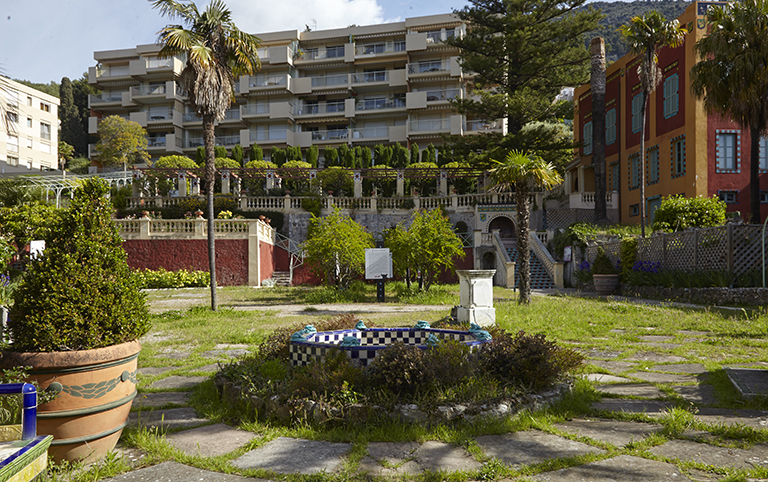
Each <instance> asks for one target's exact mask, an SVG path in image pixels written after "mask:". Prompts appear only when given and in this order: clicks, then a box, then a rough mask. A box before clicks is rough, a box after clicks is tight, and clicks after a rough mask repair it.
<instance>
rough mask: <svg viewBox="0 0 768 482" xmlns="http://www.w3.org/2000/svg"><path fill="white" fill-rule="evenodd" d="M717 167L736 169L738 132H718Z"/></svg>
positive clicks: (725, 169) (728, 169) (726, 169)
mask: <svg viewBox="0 0 768 482" xmlns="http://www.w3.org/2000/svg"><path fill="white" fill-rule="evenodd" d="M717 168H718V169H720V170H721V171H735V170H736V134H731V133H728V134H717Z"/></svg>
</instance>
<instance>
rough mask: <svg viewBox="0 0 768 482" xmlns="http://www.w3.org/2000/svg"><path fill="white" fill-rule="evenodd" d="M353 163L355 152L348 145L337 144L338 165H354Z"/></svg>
mask: <svg viewBox="0 0 768 482" xmlns="http://www.w3.org/2000/svg"><path fill="white" fill-rule="evenodd" d="M354 164H355V152H354V151H353V150H352V149H350V148H349V146H348V145H346V144H342V145H340V146H339V166H341V167H354Z"/></svg>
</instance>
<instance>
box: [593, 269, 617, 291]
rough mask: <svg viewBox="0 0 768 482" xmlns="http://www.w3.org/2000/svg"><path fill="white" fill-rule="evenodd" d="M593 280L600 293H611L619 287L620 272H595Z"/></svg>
mask: <svg viewBox="0 0 768 482" xmlns="http://www.w3.org/2000/svg"><path fill="white" fill-rule="evenodd" d="M592 281H593V282H594V284H595V292H596V293H597V294H598V295H611V294H613V293H614V292H615V291H616V288H618V287H619V275H618V274H593V275H592Z"/></svg>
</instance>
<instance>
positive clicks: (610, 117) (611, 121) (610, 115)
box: [605, 108, 616, 146]
mask: <svg viewBox="0 0 768 482" xmlns="http://www.w3.org/2000/svg"><path fill="white" fill-rule="evenodd" d="M614 142H616V108H613V109H611V110H609V111H608V112H606V113H605V145H606V146H610V145H611V144H613V143H614Z"/></svg>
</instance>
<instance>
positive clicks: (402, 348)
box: [367, 342, 430, 395]
mask: <svg viewBox="0 0 768 482" xmlns="http://www.w3.org/2000/svg"><path fill="white" fill-rule="evenodd" d="M367 373H368V383H369V384H370V385H371V386H372V387H379V388H382V389H386V390H389V391H391V392H392V393H396V394H398V395H414V394H416V393H417V391H418V390H419V389H420V388H421V387H423V385H424V384H428V383H430V377H429V368H428V362H427V353H426V352H425V351H424V350H422V349H421V348H418V347H416V346H413V345H405V344H403V343H400V342H398V343H395V344H393V345H391V346H389V347H388V348H387V349H386V350H382V351H381V353H378V354H377V355H376V358H374V360H373V363H371V364H370V365H369V366H368V370H367Z"/></svg>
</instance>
